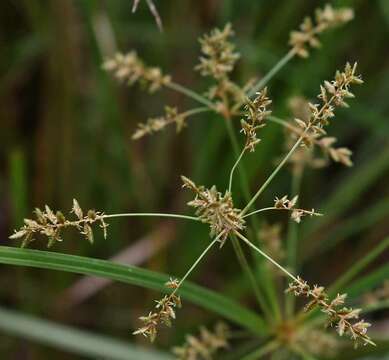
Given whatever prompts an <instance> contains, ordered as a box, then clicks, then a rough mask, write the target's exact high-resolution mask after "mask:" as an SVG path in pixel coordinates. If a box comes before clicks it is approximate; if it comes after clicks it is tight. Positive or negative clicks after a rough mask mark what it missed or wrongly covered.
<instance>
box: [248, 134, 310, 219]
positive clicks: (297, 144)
mask: <svg viewBox="0 0 389 360" xmlns="http://www.w3.org/2000/svg"><path fill="white" fill-rule="evenodd" d="M308 129H309V127H307V128H306V129H305V130H304V132H303V133H302V134H301V136H300V137H299V138H298V140H297V141H296V143H295V144H294V145H293V147H292V148H291V149H290V150H289V152H288V153H287V154H286V156H285V157H284V158H283V160H282V161H281V162H280V163H279V164H278V166H277V167H276V168H275V169H274V170H273V172H272V173H271V174H270V176H269V177H268V178H267V180H266V181H265V182H264V183H263V185H262V186H261V187H260V188H259V190H258V191H257V192H256V194H255V195H254V196H253V198H252V199H251V200H250V201H249V203H248V204H247V205H246V207H245V208H244V209H243V210H242V212H241V215H244V214H245V213H246V212H247V211H248V210H249V209H250V207H251V206H252V205H253V204H254V203H255V201H256V200H257V198H258V196H259V195H261V194H262V192H263V191H264V190H265V189H266V188H267V186H268V185H269V184H270V183H271V181H272V180H273V179H274V177H275V176H276V175H277V174H278V172H279V171H280V170H281V168H282V167H283V166H284V165H285V163H286V162H287V161H288V160H289V158H290V157H291V156H292V154H293V153H294V151H295V150H296V149H297V147H298V146H299V145H300V143H301V141H302V140H303V138H304V136H305V134H306V133H307V131H308Z"/></svg>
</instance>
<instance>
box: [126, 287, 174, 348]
mask: <svg viewBox="0 0 389 360" xmlns="http://www.w3.org/2000/svg"><path fill="white" fill-rule="evenodd" d="M165 286H166V287H167V288H168V289H172V290H173V292H172V293H171V294H170V295H165V296H164V297H163V298H162V299H160V300H156V301H155V302H156V305H155V311H154V312H150V313H149V314H148V315H146V316H141V317H140V318H139V319H140V320H141V321H142V322H143V324H144V325H143V326H142V327H141V328H139V329H137V330H136V331H134V332H133V334H134V335H137V334H141V335H143V336H145V337H147V338H149V339H150V341H152V342H153V341H154V340H155V338H156V336H157V332H158V327H159V326H160V325H166V326H169V327H170V326H171V324H172V320H174V319H175V318H176V312H175V309H177V308H180V307H181V298H180V296H178V295H176V290H177V289H178V288H179V286H180V284H179V282H178V280H177V279H170V280H169V281H168V282H167V283H166V284H165Z"/></svg>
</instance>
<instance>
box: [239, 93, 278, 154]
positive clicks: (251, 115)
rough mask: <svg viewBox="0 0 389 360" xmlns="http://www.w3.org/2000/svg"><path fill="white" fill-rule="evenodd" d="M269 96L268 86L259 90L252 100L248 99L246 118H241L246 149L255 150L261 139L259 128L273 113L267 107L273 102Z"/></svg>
mask: <svg viewBox="0 0 389 360" xmlns="http://www.w3.org/2000/svg"><path fill="white" fill-rule="evenodd" d="M271 102H272V101H271V100H270V99H269V98H268V97H267V88H264V89H263V90H262V91H260V92H257V96H256V98H255V99H254V100H253V101H251V100H250V99H247V103H246V106H245V111H246V114H245V115H246V119H242V120H241V126H242V130H241V132H242V133H243V134H244V135H245V136H246V144H245V149H247V150H250V151H251V152H253V151H254V150H255V146H256V145H257V144H258V143H259V142H260V141H261V140H260V139H258V138H257V130H259V129H260V128H262V127H264V126H265V123H264V121H265V119H266V117H267V116H269V115H270V114H271V111H269V110H267V107H268V106H269V105H270V104H271Z"/></svg>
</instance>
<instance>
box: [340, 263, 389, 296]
mask: <svg viewBox="0 0 389 360" xmlns="http://www.w3.org/2000/svg"><path fill="white" fill-rule="evenodd" d="M386 279H389V264H385V265H382V266H381V267H379V268H378V269H377V270H375V271H373V272H371V273H370V274H368V275H366V276H364V277H362V278H360V279H358V280H356V281H354V282H353V283H352V284H351V285H350V286H349V287H348V288H347V289H346V290H345V292H346V293H347V294H348V295H349V297H351V298H356V297H358V296H360V295H362V294H363V293H365V292H367V291H370V290H372V289H373V288H375V287H376V286H380V285H382V283H383V282H384V280H386Z"/></svg>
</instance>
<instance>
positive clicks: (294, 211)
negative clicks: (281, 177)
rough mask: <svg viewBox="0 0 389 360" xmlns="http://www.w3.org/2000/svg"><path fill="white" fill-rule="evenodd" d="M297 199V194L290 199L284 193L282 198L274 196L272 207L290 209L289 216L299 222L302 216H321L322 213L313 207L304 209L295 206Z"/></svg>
mask: <svg viewBox="0 0 389 360" xmlns="http://www.w3.org/2000/svg"><path fill="white" fill-rule="evenodd" d="M297 200H298V195H296V196H294V197H293V198H292V199H290V200H289V199H288V196H287V195H285V196H283V197H282V198H280V199H279V198H278V197H276V198H275V199H274V207H275V208H276V209H279V210H288V211H290V212H291V213H290V218H291V219H292V220H293V221H295V222H296V223H300V222H301V218H302V217H303V216H306V215H309V216H314V215H315V216H321V215H322V214H320V213H317V212H316V211H315V209H312V210H304V209H299V208H297V207H296V205H297Z"/></svg>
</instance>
